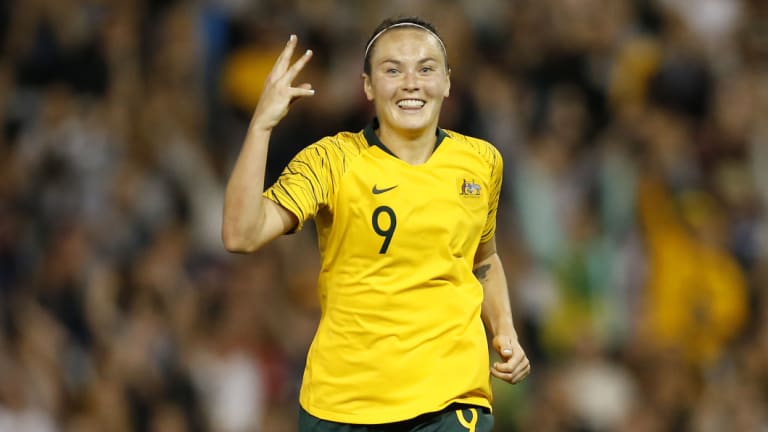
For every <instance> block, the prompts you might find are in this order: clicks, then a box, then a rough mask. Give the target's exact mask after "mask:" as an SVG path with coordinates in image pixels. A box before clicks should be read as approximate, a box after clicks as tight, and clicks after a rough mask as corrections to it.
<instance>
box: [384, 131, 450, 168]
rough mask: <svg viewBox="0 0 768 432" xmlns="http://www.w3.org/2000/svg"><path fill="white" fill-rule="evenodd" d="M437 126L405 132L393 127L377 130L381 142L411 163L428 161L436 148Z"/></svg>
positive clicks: (401, 158)
mask: <svg viewBox="0 0 768 432" xmlns="http://www.w3.org/2000/svg"><path fill="white" fill-rule="evenodd" d="M436 130H437V126H435V127H433V128H430V129H427V130H423V131H419V132H413V133H403V132H401V131H394V130H391V129H385V128H381V127H380V128H379V129H377V130H376V135H378V137H379V139H380V140H381V142H382V143H383V144H384V145H385V146H386V147H387V148H388V149H389V150H390V151H391V152H392V153H394V154H395V156H397V157H398V158H399V159H400V160H402V161H404V162H407V163H409V164H411V165H420V164H423V163H424V162H426V161H427V160H428V159H429V157H430V156H431V155H432V152H433V151H434V150H435V143H436V141H437V137H436V136H435V131H436Z"/></svg>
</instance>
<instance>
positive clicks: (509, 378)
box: [491, 368, 513, 382]
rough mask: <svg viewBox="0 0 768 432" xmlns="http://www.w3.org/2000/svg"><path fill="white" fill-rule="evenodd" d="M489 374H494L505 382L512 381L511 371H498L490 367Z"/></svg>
mask: <svg viewBox="0 0 768 432" xmlns="http://www.w3.org/2000/svg"><path fill="white" fill-rule="evenodd" d="M491 375H493V376H495V377H496V378H498V379H500V380H504V381H507V382H512V378H513V377H512V374H511V373H505V372H499V371H498V370H496V369H495V368H491Z"/></svg>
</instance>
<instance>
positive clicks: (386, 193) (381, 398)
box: [264, 121, 502, 424]
mask: <svg viewBox="0 0 768 432" xmlns="http://www.w3.org/2000/svg"><path fill="white" fill-rule="evenodd" d="M375 127H376V123H375V121H374V123H373V124H372V125H370V126H368V127H367V128H366V129H364V130H363V131H360V132H358V133H351V132H343V133H339V134H338V135H335V136H330V137H325V138H323V139H321V140H320V141H318V142H316V143H314V144H312V145H310V146H308V147H306V148H305V149H303V150H302V151H301V152H299V154H297V155H296V156H295V157H294V159H293V160H292V161H291V162H290V163H289V164H288V165H287V167H286V168H285V170H284V171H283V173H282V174H281V176H280V177H279V178H278V180H277V181H276V182H275V184H274V185H272V186H271V187H270V188H269V189H267V190H266V191H265V192H264V196H265V197H267V198H268V199H270V200H273V201H275V202H276V203H278V204H280V205H281V206H283V207H284V208H286V209H287V210H289V211H290V212H292V213H293V214H295V215H296V217H297V218H298V220H299V223H298V226H297V227H296V230H299V229H301V228H302V225H303V224H304V222H305V221H307V220H309V219H310V218H314V219H315V225H316V227H317V231H318V244H319V249H320V254H321V258H322V259H321V262H322V264H321V270H320V275H319V282H318V294H319V299H320V307H321V312H322V313H321V318H320V323H319V326H318V329H317V333H316V334H315V337H314V340H313V341H312V345H311V346H310V349H309V353H308V355H307V362H306V368H305V371H304V377H303V382H302V387H301V394H300V403H301V405H302V406H303V407H304V409H305V410H307V412H309V413H310V414H312V415H314V416H316V417H319V418H322V419H325V420H330V421H335V422H341V423H356V424H380V423H390V422H396V421H401V420H406V419H409V418H413V417H416V416H418V415H420V414H423V413H427V412H432V411H438V410H440V409H442V408H444V407H446V406H448V405H450V404H451V403H454V402H459V403H467V404H474V405H479V406H485V407H488V408H490V406H491V405H490V403H491V391H490V375H489V356H488V345H487V339H486V335H485V329H484V327H483V324H482V321H481V318H480V311H481V306H482V302H483V288H482V286H481V285H480V282H479V281H478V280H477V279H476V278H475V276H474V274H473V273H472V268H473V261H474V256H475V252H476V250H477V247H478V244H479V243H480V242H485V241H488V240H490V239H491V238H492V237H493V236H494V233H495V228H496V210H497V206H498V200H499V192H500V189H501V182H502V159H501V156H500V154H499V152H498V151H497V150H496V149H495V148H494V147H493V146H492V145H491V144H489V143H488V142H486V141H483V140H480V139H476V138H472V137H468V136H464V135H461V134H458V133H456V132H452V131H444V130H442V129H438V130H437V133H436V146H435V150H434V152H433V153H432V155H431V156H430V158H429V159H428V160H427V161H426V162H425V163H424V164H421V165H410V164H408V163H406V162H404V161H402V160H400V159H398V158H397V157H396V156H394V155H393V154H392V153H391V152H390V151H389V150H388V149H387V148H386V147H385V146H384V145H383V144H382V143H381V141H380V140H379V138H378V137H377V135H376V133H375V129H374V128H375Z"/></svg>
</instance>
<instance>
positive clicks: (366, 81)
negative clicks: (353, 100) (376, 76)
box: [362, 73, 373, 102]
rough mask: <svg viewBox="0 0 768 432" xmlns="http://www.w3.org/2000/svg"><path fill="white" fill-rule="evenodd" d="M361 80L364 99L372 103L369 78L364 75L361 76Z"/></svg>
mask: <svg viewBox="0 0 768 432" xmlns="http://www.w3.org/2000/svg"><path fill="white" fill-rule="evenodd" d="M362 78H363V91H364V92H365V97H366V99H368V102H372V101H373V87H372V85H371V77H370V76H369V75H368V74H367V73H364V74H363V75H362Z"/></svg>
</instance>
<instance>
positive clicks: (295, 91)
mask: <svg viewBox="0 0 768 432" xmlns="http://www.w3.org/2000/svg"><path fill="white" fill-rule="evenodd" d="M314 95H315V89H313V88H311V87H310V88H307V87H291V103H293V102H295V101H296V100H297V99H299V98H303V97H308V96H314Z"/></svg>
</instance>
